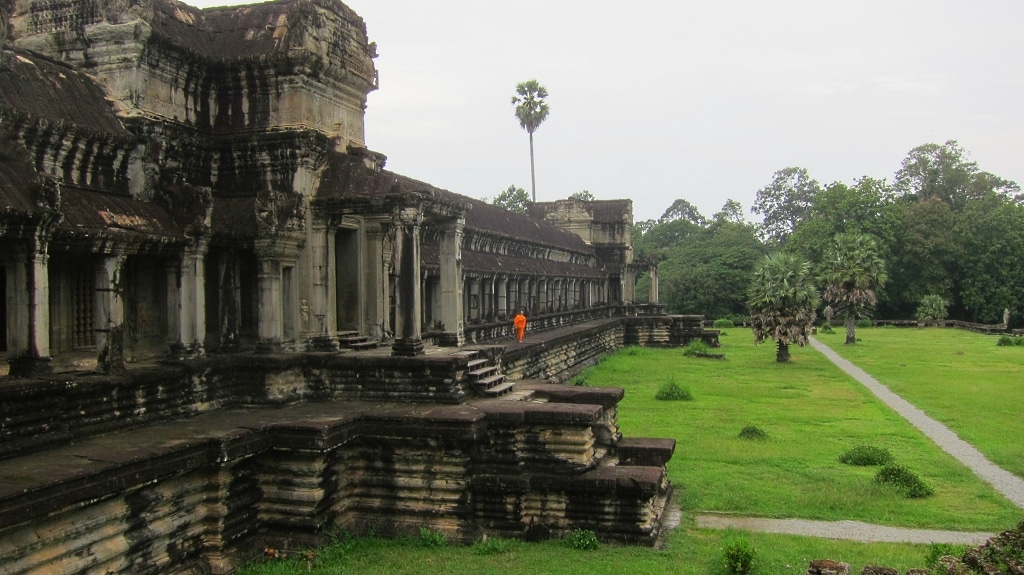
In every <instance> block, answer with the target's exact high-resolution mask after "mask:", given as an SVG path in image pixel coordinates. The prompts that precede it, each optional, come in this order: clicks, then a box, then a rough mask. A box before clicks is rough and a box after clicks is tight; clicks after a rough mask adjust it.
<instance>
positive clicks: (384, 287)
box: [364, 220, 390, 341]
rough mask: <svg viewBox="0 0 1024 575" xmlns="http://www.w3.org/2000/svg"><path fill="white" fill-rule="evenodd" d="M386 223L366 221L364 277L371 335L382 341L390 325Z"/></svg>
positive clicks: (367, 322)
mask: <svg viewBox="0 0 1024 575" xmlns="http://www.w3.org/2000/svg"><path fill="white" fill-rule="evenodd" d="M385 225H387V224H384V223H382V222H380V221H378V220H367V221H366V222H365V227H364V230H365V234H366V274H365V277H364V281H365V284H364V293H366V294H367V297H366V300H365V301H366V307H365V309H364V315H365V317H366V324H367V326H368V327H369V332H370V337H371V338H373V339H375V340H377V341H381V340H383V339H384V336H385V332H386V331H387V325H388V316H387V314H388V293H389V289H390V288H389V286H388V273H387V266H386V265H384V241H385V239H386V237H387V234H386V233H385V229H384V226H385Z"/></svg>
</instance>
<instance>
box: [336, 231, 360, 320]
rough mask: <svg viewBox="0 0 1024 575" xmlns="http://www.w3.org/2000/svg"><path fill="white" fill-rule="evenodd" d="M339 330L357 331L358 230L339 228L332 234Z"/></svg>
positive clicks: (358, 281) (358, 282)
mask: <svg viewBox="0 0 1024 575" xmlns="http://www.w3.org/2000/svg"><path fill="white" fill-rule="evenodd" d="M334 258H335V259H334V273H335V278H336V284H335V285H336V286H337V296H338V307H337V322H338V330H339V331H359V330H360V325H359V284H360V281H361V279H362V274H361V273H360V268H359V230H354V229H348V228H340V229H338V231H337V233H336V234H335V236H334Z"/></svg>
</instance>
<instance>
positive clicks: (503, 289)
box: [496, 277, 508, 320]
mask: <svg viewBox="0 0 1024 575" xmlns="http://www.w3.org/2000/svg"><path fill="white" fill-rule="evenodd" d="M496 282H497V288H496V289H497V292H498V297H497V299H498V319H499V320H501V319H506V318H507V317H508V278H505V277H499V278H498V279H497V280H496Z"/></svg>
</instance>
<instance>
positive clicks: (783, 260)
mask: <svg viewBox="0 0 1024 575" xmlns="http://www.w3.org/2000/svg"><path fill="white" fill-rule="evenodd" d="M747 296H748V298H747V307H748V308H749V310H750V321H751V325H752V327H753V330H754V342H755V343H761V342H763V341H765V340H768V339H772V340H775V342H776V344H777V350H776V354H775V360H776V361H778V362H780V363H785V362H788V361H789V359H790V357H789V346H790V344H793V343H796V344H798V345H801V346H802V345H804V344H806V343H807V337H808V334H809V333H810V331H811V326H813V325H814V319H815V317H816V314H815V310H816V309H817V308H818V303H819V302H820V298H819V296H818V290H817V289H816V288H815V287H814V282H813V280H812V279H811V264H809V263H807V262H806V261H804V260H802V259H800V258H798V257H797V256H795V255H793V254H790V253H786V252H775V253H772V254H769V255H767V256H765V257H764V259H763V260H762V261H761V264H760V265H759V266H758V267H757V269H756V270H755V272H754V280H753V282H752V283H751V284H750V289H749V291H748V292H747Z"/></svg>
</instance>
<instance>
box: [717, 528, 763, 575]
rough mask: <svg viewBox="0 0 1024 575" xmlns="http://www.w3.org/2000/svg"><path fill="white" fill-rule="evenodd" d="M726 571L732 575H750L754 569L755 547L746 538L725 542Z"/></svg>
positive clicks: (736, 538)
mask: <svg viewBox="0 0 1024 575" xmlns="http://www.w3.org/2000/svg"><path fill="white" fill-rule="evenodd" d="M723 551H724V553H725V569H726V570H727V571H728V572H729V573H731V574H732V575H748V574H749V573H750V572H751V571H752V570H753V568H754V555H755V553H756V550H755V549H754V546H753V545H751V544H750V541H747V538H746V537H732V538H730V539H727V540H726V541H725V547H724V548H723Z"/></svg>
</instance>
